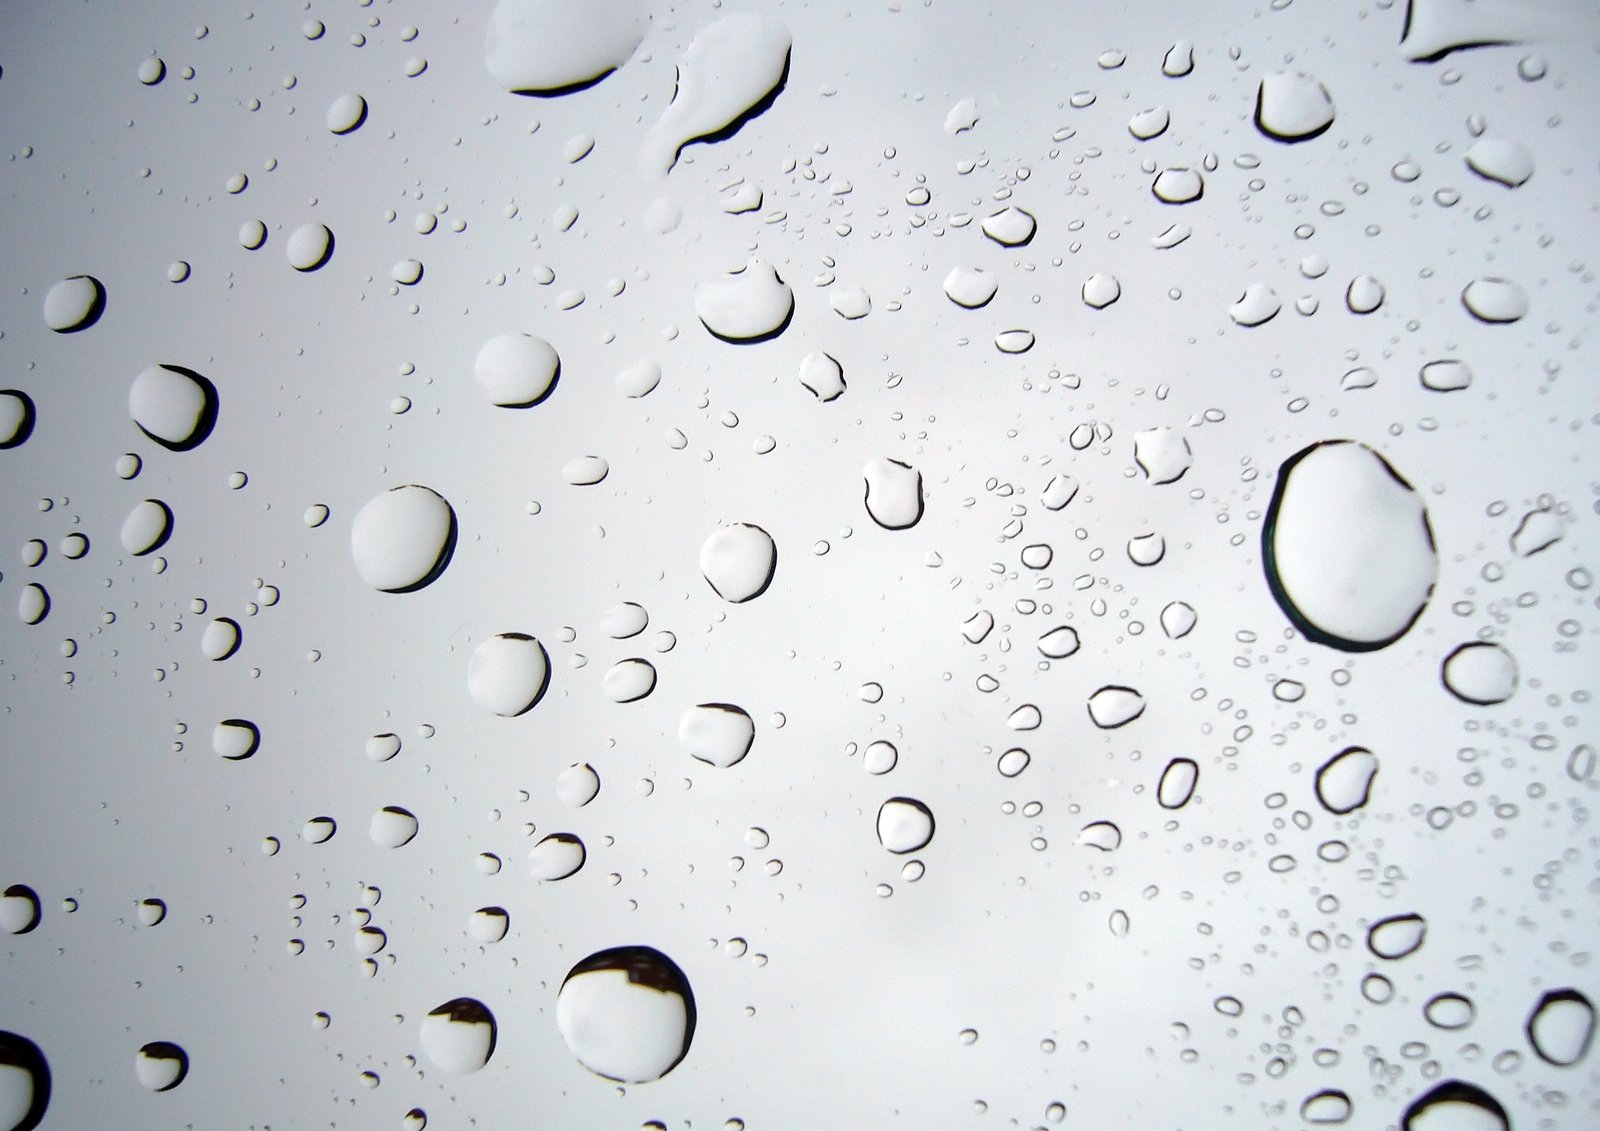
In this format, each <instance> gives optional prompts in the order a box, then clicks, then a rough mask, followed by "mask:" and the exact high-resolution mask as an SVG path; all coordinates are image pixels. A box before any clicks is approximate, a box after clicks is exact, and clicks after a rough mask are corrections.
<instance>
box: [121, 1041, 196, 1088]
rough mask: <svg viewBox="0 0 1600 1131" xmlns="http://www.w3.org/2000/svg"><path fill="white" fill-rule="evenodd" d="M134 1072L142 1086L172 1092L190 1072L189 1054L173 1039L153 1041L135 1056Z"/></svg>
mask: <svg viewBox="0 0 1600 1131" xmlns="http://www.w3.org/2000/svg"><path fill="white" fill-rule="evenodd" d="M133 1074H134V1076H135V1077H136V1078H137V1079H138V1081H139V1084H140V1086H141V1087H144V1088H149V1089H150V1090H151V1091H152V1092H170V1091H171V1090H172V1089H173V1088H176V1087H177V1086H178V1085H179V1084H181V1083H183V1078H184V1077H185V1076H187V1075H188V1074H189V1054H188V1053H186V1052H184V1051H183V1049H182V1048H180V1047H179V1046H177V1045H175V1044H173V1043H172V1042H171V1041H151V1042H150V1043H149V1044H147V1045H144V1046H143V1047H142V1048H140V1049H139V1053H138V1055H137V1056H135V1057H134V1059H133Z"/></svg>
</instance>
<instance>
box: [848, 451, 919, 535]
mask: <svg viewBox="0 0 1600 1131" xmlns="http://www.w3.org/2000/svg"><path fill="white" fill-rule="evenodd" d="M861 474H862V476H863V478H864V479H865V480H866V495H865V501H866V505H867V514H869V515H870V516H871V517H872V521H873V522H876V523H877V524H878V525H879V526H881V527H883V528H884V529H885V530H905V529H908V528H909V527H912V526H915V525H916V524H917V522H918V520H919V519H921V518H922V506H923V503H922V472H920V471H918V470H917V469H916V468H914V467H912V466H911V465H910V464H907V463H902V462H900V461H899V460H897V459H875V460H871V461H869V462H868V463H867V465H866V466H865V467H864V468H862V469H861Z"/></svg>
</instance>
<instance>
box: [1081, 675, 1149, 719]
mask: <svg viewBox="0 0 1600 1131" xmlns="http://www.w3.org/2000/svg"><path fill="white" fill-rule="evenodd" d="M1142 714H1144V696H1143V695H1140V694H1139V693H1138V692H1137V691H1135V690H1134V689H1133V688H1131V687H1120V686H1117V685H1115V684H1108V685H1107V686H1105V687H1102V688H1101V689H1100V690H1099V691H1096V692H1095V693H1094V694H1093V695H1091V696H1089V718H1090V719H1092V720H1093V721H1094V725H1095V726H1097V727H1100V728H1102V729H1104V730H1112V729H1115V728H1116V727H1120V726H1126V725H1127V724H1128V723H1131V722H1133V720H1134V719H1137V718H1138V717H1139V716H1140V715H1142Z"/></svg>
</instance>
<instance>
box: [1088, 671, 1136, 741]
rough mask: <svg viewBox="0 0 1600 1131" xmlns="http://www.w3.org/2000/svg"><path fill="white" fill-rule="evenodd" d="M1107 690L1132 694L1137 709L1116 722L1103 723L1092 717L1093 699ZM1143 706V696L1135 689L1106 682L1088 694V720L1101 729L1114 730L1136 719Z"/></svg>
mask: <svg viewBox="0 0 1600 1131" xmlns="http://www.w3.org/2000/svg"><path fill="white" fill-rule="evenodd" d="M1107 691H1126V692H1127V693H1128V694H1129V695H1132V696H1133V697H1134V698H1136V699H1138V700H1139V709H1138V710H1137V711H1135V712H1134V713H1133V714H1131V715H1129V716H1128V717H1127V718H1125V719H1123V720H1122V721H1121V722H1116V723H1103V722H1101V721H1100V720H1099V719H1097V718H1095V717H1094V706H1093V703H1094V700H1095V697H1096V696H1098V695H1100V694H1102V693H1104V692H1107ZM1144 708H1145V702H1144V696H1143V695H1140V694H1139V692H1138V691H1137V690H1135V689H1134V688H1132V687H1125V686H1123V685H1122V684H1120V683H1108V684H1106V685H1105V686H1104V687H1102V688H1099V689H1098V690H1097V691H1095V693H1094V695H1091V696H1089V704H1088V711H1089V721H1090V722H1092V723H1094V725H1095V726H1097V727H1099V728H1100V729H1101V730H1116V729H1117V728H1118V727H1125V726H1127V725H1128V724H1129V723H1131V722H1133V720H1134V719H1137V718H1138V717H1139V716H1140V715H1142V714H1144Z"/></svg>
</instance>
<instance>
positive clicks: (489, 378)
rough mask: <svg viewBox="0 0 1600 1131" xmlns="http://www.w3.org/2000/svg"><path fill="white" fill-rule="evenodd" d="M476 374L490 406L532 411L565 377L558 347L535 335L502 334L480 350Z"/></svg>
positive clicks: (475, 366) (473, 370) (474, 363)
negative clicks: (556, 349)
mask: <svg viewBox="0 0 1600 1131" xmlns="http://www.w3.org/2000/svg"><path fill="white" fill-rule="evenodd" d="M472 375H473V377H474V378H475V379H476V380H477V382H478V387H479V388H480V389H482V390H483V392H484V394H485V395H486V396H487V397H488V398H489V403H490V404H494V405H498V406H499V407H501V408H530V407H532V406H533V405H536V404H539V403H540V402H542V401H543V400H544V399H545V398H546V397H548V396H549V395H550V392H551V390H553V389H554V388H555V386H556V382H557V381H558V380H559V379H560V376H561V358H560V357H559V356H558V355H557V354H556V351H555V347H554V346H552V345H551V344H550V343H549V342H547V341H545V340H544V339H543V338H539V337H535V336H534V335H532V334H518V333H511V334H500V335H498V336H496V337H493V338H490V339H489V340H488V341H487V342H485V343H484V344H483V346H482V347H481V348H479V350H478V356H477V358H476V360H475V361H474V362H473V366H472ZM659 377H660V373H659V371H657V378H658V379H659ZM640 395H643V394H640Z"/></svg>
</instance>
